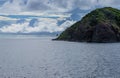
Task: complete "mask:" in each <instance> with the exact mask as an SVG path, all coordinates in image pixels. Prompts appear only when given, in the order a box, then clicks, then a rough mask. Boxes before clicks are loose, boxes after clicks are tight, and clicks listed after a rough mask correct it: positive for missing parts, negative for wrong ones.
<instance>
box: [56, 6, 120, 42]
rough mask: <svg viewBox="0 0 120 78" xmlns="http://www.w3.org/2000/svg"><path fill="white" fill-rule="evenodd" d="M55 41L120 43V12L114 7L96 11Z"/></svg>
mask: <svg viewBox="0 0 120 78" xmlns="http://www.w3.org/2000/svg"><path fill="white" fill-rule="evenodd" d="M55 40H64V41H77V42H96V43H111V42H120V10H118V9H116V8H112V7H104V8H98V9H95V10H93V11H91V12H90V13H88V14H87V15H85V16H84V17H83V18H82V19H81V20H80V21H78V22H76V23H75V24H73V25H72V26H71V27H69V28H67V29H66V30H65V31H63V32H62V33H61V34H60V35H59V36H58V37H57V38H56V39H55Z"/></svg>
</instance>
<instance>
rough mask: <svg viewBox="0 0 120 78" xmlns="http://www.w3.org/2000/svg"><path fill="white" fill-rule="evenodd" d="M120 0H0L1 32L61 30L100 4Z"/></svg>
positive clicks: (110, 3)
mask: <svg viewBox="0 0 120 78" xmlns="http://www.w3.org/2000/svg"><path fill="white" fill-rule="evenodd" d="M119 4H120V0H0V33H40V32H48V33H53V32H61V31H63V30H65V29H66V28H67V27H69V26H71V25H72V24H73V23H75V22H76V21H78V20H80V19H81V18H82V17H83V16H84V15H85V14H87V13H88V12H90V11H91V10H93V9H96V8H100V7H108V6H110V7H114V8H118V9H120V5H119Z"/></svg>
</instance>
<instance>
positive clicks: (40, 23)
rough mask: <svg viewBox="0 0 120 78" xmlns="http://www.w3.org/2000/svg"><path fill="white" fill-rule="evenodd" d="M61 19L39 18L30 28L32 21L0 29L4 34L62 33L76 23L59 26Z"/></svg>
mask: <svg viewBox="0 0 120 78" xmlns="http://www.w3.org/2000/svg"><path fill="white" fill-rule="evenodd" d="M63 19H64V18H63ZM58 20H60V18H59V19H53V18H38V20H37V21H36V23H35V24H34V26H30V21H28V22H24V23H16V24H11V25H10V26H4V27H2V28H0V31H1V32H3V33H32V32H49V33H53V32H60V31H63V30H64V29H65V28H67V27H69V26H70V25H72V24H73V23H74V22H75V21H65V22H64V23H63V24H62V25H60V26H59V25H58V24H57V22H58Z"/></svg>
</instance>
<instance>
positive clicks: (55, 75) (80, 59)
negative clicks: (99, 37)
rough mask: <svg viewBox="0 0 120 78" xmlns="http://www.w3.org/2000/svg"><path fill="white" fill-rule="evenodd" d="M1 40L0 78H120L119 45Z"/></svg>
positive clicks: (42, 40)
mask: <svg viewBox="0 0 120 78" xmlns="http://www.w3.org/2000/svg"><path fill="white" fill-rule="evenodd" d="M51 39H52V37H15V38H13V37H9V38H8V37H4V38H2V37H1V38H0V78H120V43H107V44H103V43H100V44H97V43H78V42H65V41H51Z"/></svg>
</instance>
